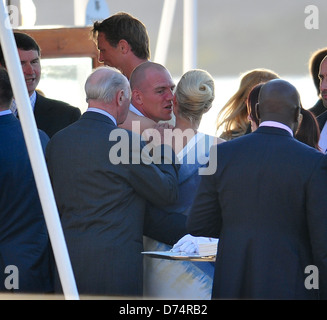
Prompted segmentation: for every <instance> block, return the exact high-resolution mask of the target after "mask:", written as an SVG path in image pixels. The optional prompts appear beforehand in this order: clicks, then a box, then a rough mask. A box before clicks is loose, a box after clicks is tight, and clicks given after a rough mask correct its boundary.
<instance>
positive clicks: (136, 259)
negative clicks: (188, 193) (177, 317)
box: [46, 67, 178, 296]
mask: <svg viewBox="0 0 327 320" xmlns="http://www.w3.org/2000/svg"><path fill="white" fill-rule="evenodd" d="M85 91H86V96H87V101H88V109H87V111H86V112H85V113H84V114H83V115H82V117H81V118H80V120H78V121H76V122H75V123H74V124H72V125H70V126H69V127H67V128H65V129H63V130H61V131H60V132H58V133H57V134H55V135H54V136H53V137H52V139H51V141H50V143H49V145H48V147H47V152H46V157H47V163H48V168H49V174H50V177H51V180H52V184H53V189H54V194H55V198H56V202H57V206H58V210H59V213H60V216H61V222H62V226H63V230H64V234H65V238H66V241H67V246H68V251H69V254H70V258H71V261H72V267H73V271H74V274H75V277H76V282H77V287H78V290H79V292H80V293H81V294H97V295H117V296H140V295H142V290H143V263H142V254H141V252H142V250H143V216H144V212H145V206H146V203H147V201H150V202H152V203H154V204H156V205H159V206H160V205H165V204H167V203H172V202H174V201H175V200H176V198H177V195H178V191H177V190H178V186H177V180H178V177H177V172H178V168H177V166H176V165H175V164H173V163H172V160H173V159H174V156H173V158H172V159H171V161H170V163H167V162H169V161H163V160H164V157H166V156H167V155H169V154H170V155H172V154H173V151H172V150H171V149H170V150H169V152H168V153H167V152H164V149H165V148H168V149H169V147H168V146H164V145H159V146H157V148H159V149H155V148H154V149H153V151H155V152H154V154H156V155H159V156H158V157H157V158H155V159H152V160H154V161H149V160H151V156H150V155H149V154H148V153H147V151H146V148H145V144H144V143H143V142H142V141H141V136H139V135H136V134H134V133H132V132H131V131H128V130H125V129H122V128H118V127H117V125H119V124H121V123H123V122H124V120H125V119H126V116H127V112H128V108H129V104H130V98H131V90H130V86H129V82H128V80H127V78H126V77H125V76H123V75H122V74H121V73H120V72H119V71H118V70H117V69H115V68H112V67H100V68H98V69H96V70H95V71H94V72H93V73H92V74H91V75H90V76H89V78H88V79H87V81H86V84H85ZM157 151H160V152H157ZM166 151H167V150H166ZM159 158H160V159H159ZM119 159H120V160H121V161H119ZM165 159H166V158H165ZM164 163H167V164H164ZM56 283H58V279H56Z"/></svg>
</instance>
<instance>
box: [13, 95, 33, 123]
mask: <svg viewBox="0 0 327 320" xmlns="http://www.w3.org/2000/svg"><path fill="white" fill-rule="evenodd" d="M30 101H31V106H32V110H33V112H34V108H35V102H36V92H35V91H34V92H33V93H32V95H31V96H30ZM10 110H11V111H12V113H13V114H14V115H15V116H16V117H17V104H16V101H15V99H14V100H13V101H12V104H11V106H10Z"/></svg>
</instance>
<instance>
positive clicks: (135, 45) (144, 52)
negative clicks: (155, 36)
mask: <svg viewBox="0 0 327 320" xmlns="http://www.w3.org/2000/svg"><path fill="white" fill-rule="evenodd" d="M99 32H102V33H104V34H105V37H106V39H107V41H108V42H109V44H110V45H111V46H113V47H115V48H116V47H117V45H118V43H119V41H120V40H122V39H124V40H126V41H127V42H128V43H129V45H130V46H131V49H132V51H133V53H134V54H135V56H137V57H138V58H140V59H146V60H149V59H150V40H149V35H148V32H147V30H146V27H145V25H144V24H143V23H142V22H141V21H140V20H138V19H136V18H135V17H133V16H131V15H130V14H128V13H125V12H118V13H116V14H114V15H112V16H110V17H109V18H107V19H105V20H103V21H102V22H99V21H96V22H94V24H93V29H92V33H93V38H94V39H95V37H96V35H97V34H98V33H99Z"/></svg>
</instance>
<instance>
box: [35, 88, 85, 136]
mask: <svg viewBox="0 0 327 320" xmlns="http://www.w3.org/2000/svg"><path fill="white" fill-rule="evenodd" d="M36 94H37V96H36V102H35V107H34V117H35V122H36V125H37V127H38V128H39V129H41V130H43V131H44V132H45V133H46V134H47V135H48V136H49V138H51V137H52V136H53V135H54V134H55V133H56V132H58V131H59V130H61V129H63V128H65V127H67V126H69V125H70V124H72V123H73V122H75V121H76V120H78V119H79V118H80V116H81V110H80V109H79V108H76V107H73V106H71V105H69V104H68V103H66V102H63V101H59V100H53V99H49V98H46V97H44V96H42V95H40V94H39V93H36Z"/></svg>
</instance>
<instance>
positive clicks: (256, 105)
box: [255, 102, 261, 121]
mask: <svg viewBox="0 0 327 320" xmlns="http://www.w3.org/2000/svg"><path fill="white" fill-rule="evenodd" d="M255 115H256V116H257V119H258V120H259V121H260V119H261V118H260V110H259V102H257V103H256V104H255Z"/></svg>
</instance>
